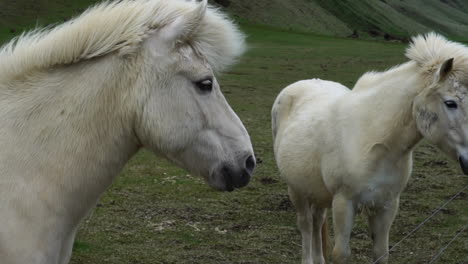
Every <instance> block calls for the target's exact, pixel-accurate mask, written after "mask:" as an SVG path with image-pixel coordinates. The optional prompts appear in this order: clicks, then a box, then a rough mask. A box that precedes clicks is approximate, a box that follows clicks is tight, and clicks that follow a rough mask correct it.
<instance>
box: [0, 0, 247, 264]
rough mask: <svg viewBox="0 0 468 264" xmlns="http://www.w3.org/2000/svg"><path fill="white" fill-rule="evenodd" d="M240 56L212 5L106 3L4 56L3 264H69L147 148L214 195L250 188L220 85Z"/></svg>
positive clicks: (240, 135)
mask: <svg viewBox="0 0 468 264" xmlns="http://www.w3.org/2000/svg"><path fill="white" fill-rule="evenodd" d="M104 21H105V23H104ZM242 50H243V36H242V34H241V33H240V32H238V31H237V28H236V27H235V26H234V25H233V24H232V23H231V22H230V21H229V20H228V19H226V18H225V17H224V16H223V15H222V14H220V13H219V12H218V11H216V10H214V9H212V8H210V7H208V8H207V3H206V1H203V2H202V3H196V2H187V1H164V0H152V1H119V2H116V3H104V4H101V5H99V6H97V7H94V8H92V9H90V10H88V11H87V12H85V13H84V14H83V15H82V16H80V17H78V18H76V19H74V20H73V22H70V23H67V24H64V25H62V26H59V27H57V28H55V29H52V30H50V31H39V32H34V33H31V34H26V35H24V36H22V37H20V38H19V39H18V40H17V41H13V42H10V43H9V44H7V45H6V46H5V47H4V48H3V49H2V50H1V51H0V61H1V63H0V120H1V126H0V195H1V199H0V211H1V212H2V217H1V218H0V256H1V262H2V263H5V264H20V263H21V264H22V263H37V264H64V263H68V261H69V259H70V255H71V250H72V245H73V240H74V236H75V233H76V230H77V228H78V224H79V223H80V221H81V220H82V219H83V217H84V216H85V215H86V214H87V213H88V212H89V210H90V209H91V208H92V207H93V206H94V204H95V203H96V202H97V200H98V198H99V196H100V195H101V194H102V193H103V192H104V191H105V189H106V188H108V187H109V186H110V184H111V183H112V181H113V179H114V178H115V176H116V175H117V174H118V172H119V171H120V170H121V169H122V167H123V166H124V165H125V163H126V162H127V161H128V160H129V159H130V158H131V157H132V156H133V155H134V154H135V153H136V152H137V151H138V150H139V149H140V148H141V147H147V148H149V149H150V150H152V151H153V152H155V153H157V154H159V155H162V156H164V157H166V158H167V159H169V160H171V161H173V162H174V163H176V164H177V165H179V166H181V167H183V168H185V169H187V170H189V171H190V172H191V173H193V174H194V175H200V176H202V177H204V178H205V180H206V181H207V182H208V183H209V184H210V185H211V186H212V187H214V188H216V189H219V190H228V191H232V190H233V189H234V188H240V187H243V186H245V185H246V184H247V183H248V181H249V179H250V175H251V173H252V171H253V168H254V166H255V158H254V157H253V151H252V146H251V143H250V139H249V136H248V134H247V131H246V130H245V128H244V126H243V125H242V122H241V121H240V120H239V118H238V117H237V115H236V114H235V113H234V112H233V110H232V109H231V108H230V106H229V105H228V103H227V102H226V100H225V98H224V96H223V95H222V93H221V91H220V89H219V85H218V83H217V82H216V78H215V77H214V72H217V71H220V70H222V69H223V68H224V67H225V66H228V65H229V64H231V63H232V62H233V59H234V58H235V57H236V56H238V55H240V54H241V53H242Z"/></svg>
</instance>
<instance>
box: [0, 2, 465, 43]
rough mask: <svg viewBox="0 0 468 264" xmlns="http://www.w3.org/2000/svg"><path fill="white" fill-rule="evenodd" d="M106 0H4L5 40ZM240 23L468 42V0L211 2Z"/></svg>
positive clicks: (0, 12)
mask: <svg viewBox="0 0 468 264" xmlns="http://www.w3.org/2000/svg"><path fill="white" fill-rule="evenodd" d="M97 2H100V0H76V1H65V0H34V1H31V0H15V1H6V0H0V41H1V40H2V39H3V40H5V39H9V38H11V37H13V36H14V35H16V34H18V32H21V31H23V30H24V29H25V28H30V27H31V26H34V25H35V24H38V25H46V24H49V23H53V22H57V21H59V22H60V21H63V20H66V19H68V18H69V17H70V16H72V15H75V14H78V13H80V12H81V11H83V10H84V9H85V8H86V7H88V6H90V5H92V4H94V3H97ZM210 2H212V3H216V4H218V5H220V6H222V7H223V8H224V9H226V10H227V11H228V12H230V13H231V14H232V15H233V16H234V17H236V19H238V20H240V21H246V22H248V23H254V24H264V25H269V26H272V27H278V28H282V29H286V30H293V31H304V32H313V33H317V34H323V35H330V36H339V37H348V36H353V37H361V38H369V37H373V38H375V37H376V38H387V39H406V38H408V37H409V36H411V35H414V34H416V33H423V32H427V31H431V30H435V31H438V32H440V33H443V34H444V35H446V36H449V37H451V38H455V39H457V40H468V1H465V0H255V1H251V0H210Z"/></svg>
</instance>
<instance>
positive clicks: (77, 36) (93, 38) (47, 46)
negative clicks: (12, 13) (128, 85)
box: [0, 0, 244, 78]
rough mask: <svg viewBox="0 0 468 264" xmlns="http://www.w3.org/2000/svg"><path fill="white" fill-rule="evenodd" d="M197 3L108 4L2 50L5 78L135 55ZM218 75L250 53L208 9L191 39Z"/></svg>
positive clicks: (0, 72) (0, 71)
mask: <svg viewBox="0 0 468 264" xmlns="http://www.w3.org/2000/svg"><path fill="white" fill-rule="evenodd" d="M197 4H200V3H198V2H197V1H184V0H135V1H132V0H122V1H117V2H104V3H101V4H99V5H97V6H95V7H93V8H90V9H88V10H87V11H86V12H85V13H83V14H82V15H81V16H79V17H77V18H75V19H73V20H71V21H69V22H66V23H64V24H62V25H60V26H57V27H55V28H52V29H38V30H34V31H32V32H29V33H25V34H23V35H21V36H20V37H19V38H17V39H14V40H13V41H10V42H9V43H8V44H6V45H5V46H4V47H3V48H1V50H0V78H5V77H12V76H18V75H20V74H22V73H25V72H28V71H30V70H35V69H44V68H49V67H54V66H57V65H65V64H71V63H76V62H79V61H82V60H87V59H91V58H96V57H100V56H103V55H106V54H109V53H112V52H117V53H118V54H119V55H122V56H124V55H131V54H132V53H134V52H136V51H137V50H138V48H139V47H140V46H141V45H140V44H141V43H142V41H143V40H144V39H145V38H146V37H147V36H148V34H149V33H151V32H154V31H155V30H158V28H160V27H161V26H164V25H166V24H168V23H170V22H172V21H174V20H175V19H176V18H177V17H179V16H181V15H182V16H183V15H185V14H189V13H190V12H193V10H194V9H195V8H196V5H197ZM187 41H188V42H189V43H190V45H191V46H192V47H194V48H195V49H196V51H197V52H199V53H200V54H202V56H204V58H205V59H206V60H207V61H208V63H210V65H211V66H212V68H213V69H214V70H216V71H220V70H223V69H224V68H225V67H226V66H228V65H230V64H231V63H233V60H235V58H236V57H237V56H239V55H240V54H241V53H242V52H243V51H244V36H243V35H242V33H240V31H239V30H238V29H237V27H236V26H235V25H234V24H233V23H232V22H231V21H230V20H229V19H227V18H226V17H225V16H224V15H223V14H221V13H220V12H218V10H216V9H214V8H212V7H208V10H207V12H206V15H205V17H204V18H203V20H202V21H201V24H200V25H199V26H198V27H197V30H196V32H194V34H191V36H190V39H188V40H187Z"/></svg>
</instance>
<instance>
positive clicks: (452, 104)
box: [444, 100, 458, 109]
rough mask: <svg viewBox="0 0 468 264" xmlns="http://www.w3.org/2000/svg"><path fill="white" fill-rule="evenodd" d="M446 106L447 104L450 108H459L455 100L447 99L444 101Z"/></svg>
mask: <svg viewBox="0 0 468 264" xmlns="http://www.w3.org/2000/svg"><path fill="white" fill-rule="evenodd" d="M444 104H445V106H447V107H448V108H450V109H457V107H458V105H457V103H456V102H455V101H453V100H447V101H445V102H444Z"/></svg>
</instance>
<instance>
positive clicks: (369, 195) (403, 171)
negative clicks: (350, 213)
mask: <svg viewBox="0 0 468 264" xmlns="http://www.w3.org/2000/svg"><path fill="white" fill-rule="evenodd" d="M410 166H411V163H410V162H409V163H403V164H401V163H400V164H397V163H392V162H387V163H384V164H379V166H377V167H376V168H375V170H373V171H371V172H369V174H368V175H367V177H365V178H366V180H365V181H364V182H362V184H361V188H360V190H359V192H358V195H357V197H358V202H359V204H361V205H364V206H368V207H373V206H377V205H382V204H385V203H387V202H388V201H391V200H394V199H396V198H398V197H399V196H400V193H401V192H402V190H403V188H404V187H405V186H406V183H407V181H408V178H409V175H410Z"/></svg>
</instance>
